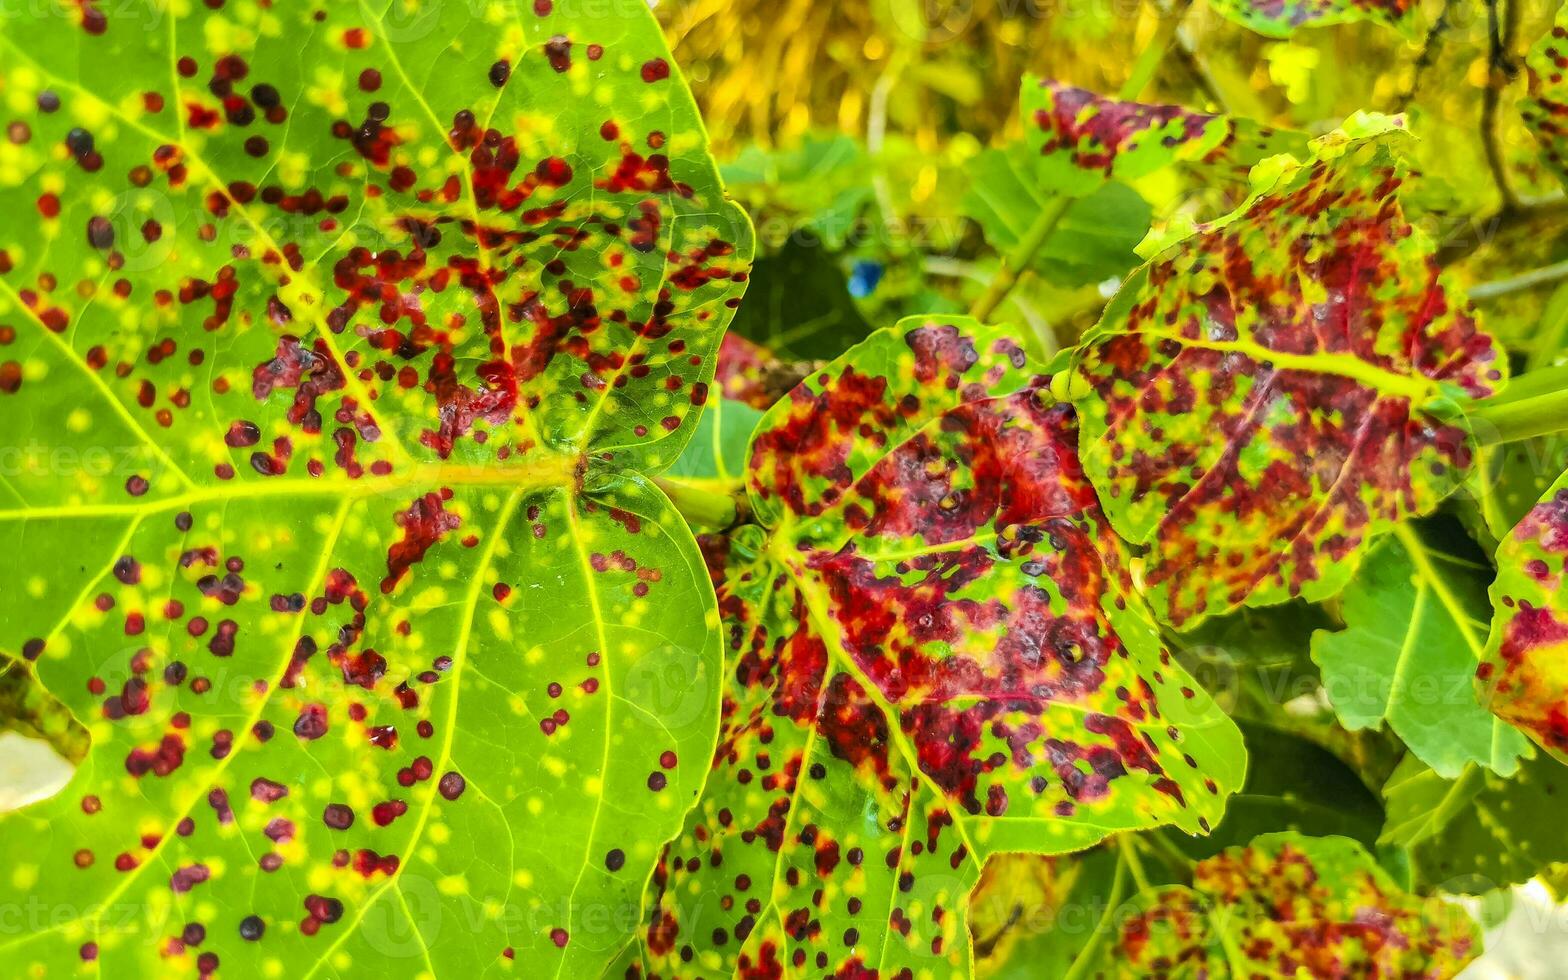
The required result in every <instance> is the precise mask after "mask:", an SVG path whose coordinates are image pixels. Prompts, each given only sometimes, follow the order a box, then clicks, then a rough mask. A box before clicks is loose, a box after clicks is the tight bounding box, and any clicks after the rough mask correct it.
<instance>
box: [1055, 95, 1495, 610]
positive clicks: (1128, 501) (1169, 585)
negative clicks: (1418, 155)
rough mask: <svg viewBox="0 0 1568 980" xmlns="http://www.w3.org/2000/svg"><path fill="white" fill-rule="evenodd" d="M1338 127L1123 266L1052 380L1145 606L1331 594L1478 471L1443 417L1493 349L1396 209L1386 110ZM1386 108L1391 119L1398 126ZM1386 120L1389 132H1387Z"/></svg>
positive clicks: (1194, 606)
mask: <svg viewBox="0 0 1568 980" xmlns="http://www.w3.org/2000/svg"><path fill="white" fill-rule="evenodd" d="M1354 122H1355V124H1356V126H1357V127H1358V128H1359V129H1362V130H1366V131H1370V132H1372V133H1373V134H1375V135H1372V136H1369V137H1366V138H1359V137H1356V136H1353V135H1349V134H1344V133H1341V134H1336V135H1335V136H1333V137H1325V138H1323V139H1321V140H1319V141H1317V142H1316V143H1315V150H1316V153H1317V157H1315V158H1314V159H1313V160H1312V161H1310V162H1309V163H1306V164H1303V165H1300V166H1283V165H1278V164H1276V165H1274V166H1271V167H1270V168H1269V169H1270V172H1271V173H1275V174H1276V176H1275V178H1274V182H1273V183H1272V184H1269V183H1264V184H1263V185H1262V186H1261V187H1260V189H1259V190H1258V192H1257V193H1256V194H1255V195H1254V196H1253V198H1252V199H1251V200H1249V201H1248V202H1247V203H1246V204H1245V205H1243V206H1242V207H1241V208H1240V209H1239V210H1237V211H1236V212H1234V213H1232V214H1231V215H1229V216H1227V217H1225V218H1221V219H1219V220H1218V221H1215V222H1213V223H1210V224H1207V225H1203V226H1200V229H1199V230H1198V231H1197V233H1196V234H1195V235H1194V236H1193V237H1191V238H1190V239H1188V240H1186V241H1183V242H1181V243H1179V244H1177V245H1175V246H1173V247H1171V248H1170V249H1169V250H1168V251H1166V252H1165V253H1163V254H1162V255H1160V256H1159V257H1158V258H1157V259H1155V260H1154V261H1153V262H1151V263H1150V264H1149V265H1147V266H1145V267H1143V268H1142V269H1140V270H1139V271H1138V272H1136V273H1134V274H1133V276H1132V277H1131V278H1130V279H1129V280H1128V281H1127V283H1126V284H1125V285H1124V286H1123V287H1122V289H1121V291H1120V292H1119V293H1118V294H1117V296H1116V298H1115V299H1114V300H1113V301H1112V303H1111V304H1110V306H1109V307H1108V308H1107V309H1106V311H1105V314H1104V317H1103V318H1102V319H1101V321H1100V323H1099V325H1098V326H1097V327H1095V328H1094V329H1093V330H1091V331H1090V332H1089V333H1088V334H1087V335H1086V336H1085V338H1084V341H1083V344H1082V346H1081V347H1080V348H1079V350H1078V352H1077V365H1076V374H1075V375H1074V376H1072V378H1071V383H1067V380H1068V376H1067V375H1063V376H1061V378H1060V380H1059V382H1058V383H1059V385H1060V387H1061V388H1062V389H1063V390H1065V391H1066V392H1067V393H1068V394H1070V395H1071V397H1073V399H1074V401H1075V403H1076V405H1077V407H1078V410H1079V413H1080V416H1081V418H1082V436H1081V439H1082V441H1081V446H1080V455H1081V456H1082V459H1083V464H1084V468H1085V471H1086V472H1087V473H1088V474H1089V475H1090V477H1091V479H1093V481H1094V484H1095V487H1096V488H1097V489H1098V490H1099V492H1100V496H1101V499H1102V500H1103V501H1104V502H1105V506H1106V513H1107V515H1108V516H1109V517H1110V519H1111V522H1112V524H1113V525H1114V526H1115V527H1116V528H1117V530H1118V531H1120V532H1121V533H1122V535H1123V536H1124V537H1126V538H1127V539H1128V540H1130V541H1132V542H1133V543H1135V544H1144V545H1148V546H1149V548H1150V549H1151V551H1150V554H1149V556H1148V565H1147V568H1146V570H1145V582H1146V584H1147V587H1148V595H1149V598H1150V601H1151V604H1152V605H1153V606H1154V608H1155V609H1156V610H1157V611H1158V612H1160V613H1161V615H1162V616H1163V617H1164V618H1165V619H1166V620H1167V621H1168V622H1170V623H1171V624H1173V625H1176V626H1179V627H1186V626H1190V625H1191V624H1193V623H1195V622H1197V621H1198V620H1201V619H1202V618H1203V617H1205V616H1210V615H1216V614H1219V613H1223V612H1225V611H1227V610H1230V609H1234V608H1236V607H1238V606H1241V605H1268V604H1271V603H1277V602H1282V601H1284V600H1286V599H1288V598H1292V597H1294V596H1303V597H1305V598H1307V599H1309V600H1319V599H1323V598H1326V597H1329V596H1332V595H1334V594H1336V593H1337V592H1338V591H1339V590H1340V589H1341V588H1342V587H1343V586H1344V584H1345V583H1346V582H1347V581H1348V580H1349V578H1350V577H1351V575H1353V574H1354V572H1355V569H1356V566H1357V565H1358V564H1359V562H1360V559H1361V556H1362V554H1363V553H1364V552H1365V551H1366V550H1367V548H1368V547H1369V545H1370V544H1371V543H1372V542H1373V541H1374V540H1375V539H1376V538H1377V537H1378V536H1380V535H1381V534H1382V533H1383V532H1384V531H1385V530H1387V529H1388V528H1389V527H1392V526H1393V525H1394V524H1396V523H1398V522H1399V521H1402V520H1404V519H1406V518H1408V517H1411V516H1415V515H1419V514H1424V513H1427V512H1429V511H1431V510H1432V509H1434V508H1435V507H1436V506H1437V504H1438V503H1439V502H1440V501H1441V500H1442V498H1443V497H1444V496H1445V495H1446V494H1447V493H1448V492H1449V491H1450V490H1451V489H1452V488H1453V487H1454V486H1455V485H1456V484H1457V483H1458V482H1459V479H1460V478H1461V477H1462V476H1463V474H1464V472H1465V470H1466V469H1467V468H1468V466H1469V465H1470V457H1471V449H1470V445H1469V436H1468V434H1467V432H1466V431H1465V430H1464V429H1463V428H1462V427H1460V426H1458V425H1456V424H1454V423H1452V422H1450V421H1446V420H1445V418H1446V414H1445V412H1442V411H1439V409H1441V408H1443V407H1444V406H1451V404H1452V402H1451V399H1452V398H1453V397H1455V396H1461V397H1462V396H1469V397H1484V396H1485V395H1487V394H1489V393H1491V392H1493V391H1494V390H1495V389H1496V387H1497V385H1498V384H1499V383H1500V382H1501V381H1502V379H1503V377H1504V369H1505V363H1504V359H1503V358H1502V357H1500V356H1499V351H1498V348H1497V347H1496V345H1495V344H1494V342H1493V341H1492V338H1491V337H1489V336H1488V335H1487V334H1486V333H1484V332H1482V331H1481V329H1480V328H1479V327H1478V325H1477V323H1476V320H1475V317H1474V314H1473V313H1472V311H1471V310H1470V308H1469V307H1468V306H1467V305H1465V304H1464V303H1463V302H1461V301H1460V300H1459V299H1458V297H1457V295H1456V294H1454V293H1453V292H1452V291H1451V290H1450V289H1449V288H1448V287H1447V285H1446V284H1445V282H1444V280H1443V279H1442V278H1441V277H1440V275H1439V272H1438V268H1437V265H1436V263H1435V262H1434V260H1433V258H1432V250H1433V249H1432V245H1431V243H1430V242H1428V241H1427V239H1426V238H1425V236H1424V235H1422V234H1421V233H1420V232H1419V231H1418V230H1416V229H1415V228H1413V227H1412V226H1411V225H1410V224H1409V223H1408V222H1407V221H1406V220H1405V218H1404V217H1403V215H1402V213H1401V210H1400V207H1399V203H1398V200H1397V198H1396V196H1395V191H1396V190H1397V188H1398V187H1399V185H1400V183H1401V182H1402V181H1403V180H1404V179H1405V178H1406V174H1405V168H1404V166H1403V164H1402V163H1400V162H1399V160H1398V159H1397V158H1396V157H1395V156H1394V154H1393V152H1392V147H1391V144H1392V143H1394V142H1396V141H1397V140H1398V139H1399V138H1401V137H1403V136H1404V134H1403V133H1402V132H1399V131H1398V130H1397V128H1395V123H1391V122H1390V121H1388V120H1376V119H1370V118H1369V119H1365V120H1355V121H1354ZM1396 122H1397V121H1396ZM1390 129H1393V130H1394V131H1393V132H1389V131H1388V130H1390Z"/></svg>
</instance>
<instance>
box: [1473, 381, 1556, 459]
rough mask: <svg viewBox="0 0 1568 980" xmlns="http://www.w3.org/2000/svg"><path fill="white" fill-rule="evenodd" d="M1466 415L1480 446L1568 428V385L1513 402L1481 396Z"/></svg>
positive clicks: (1498, 443)
mask: <svg viewBox="0 0 1568 980" xmlns="http://www.w3.org/2000/svg"><path fill="white" fill-rule="evenodd" d="M1525 377H1529V375H1525ZM1466 414H1467V415H1468V416H1469V419H1470V424H1471V427H1472V429H1473V430H1474V432H1475V437H1476V441H1477V442H1478V443H1480V444H1481V445H1483V446H1496V445H1500V444H1502V443H1505V442H1519V441H1520V440H1523V439H1530V438H1534V437H1535V436H1544V435H1549V434H1551V433H1553V432H1562V431H1565V430H1568V387H1560V388H1557V389H1556V390H1553V391H1548V392H1545V393H1543V394H1539V395H1534V396H1527V397H1524V398H1516V399H1514V400H1512V401H1509V400H1506V399H1502V400H1494V399H1490V398H1488V399H1484V400H1482V401H1479V402H1476V403H1475V407H1474V408H1472V409H1471V410H1470V411H1468V412H1467V413H1466Z"/></svg>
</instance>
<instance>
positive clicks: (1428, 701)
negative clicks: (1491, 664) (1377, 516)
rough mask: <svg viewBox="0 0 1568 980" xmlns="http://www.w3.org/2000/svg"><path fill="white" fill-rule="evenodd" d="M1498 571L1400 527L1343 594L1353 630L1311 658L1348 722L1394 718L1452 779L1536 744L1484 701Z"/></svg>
mask: <svg viewBox="0 0 1568 980" xmlns="http://www.w3.org/2000/svg"><path fill="white" fill-rule="evenodd" d="M1489 578H1490V569H1488V568H1485V567H1478V566H1477V565H1475V564H1474V563H1472V562H1470V561H1468V560H1467V559H1465V558H1462V557H1459V556H1457V555H1454V554H1451V553H1449V552H1447V551H1444V550H1443V549H1442V548H1441V547H1440V546H1438V545H1435V544H1434V543H1432V542H1431V541H1429V540H1427V539H1426V538H1425V537H1424V536H1423V535H1422V533H1421V532H1420V531H1419V530H1417V529H1415V528H1413V527H1410V526H1408V525H1407V526H1402V527H1398V528H1395V530H1394V533H1393V534H1392V535H1390V536H1389V537H1387V538H1385V539H1384V540H1383V542H1382V543H1381V544H1379V545H1378V546H1377V547H1376V548H1375V549H1374V550H1373V551H1372V553H1371V554H1370V555H1368V556H1367V560H1366V561H1365V562H1364V563H1363V564H1362V566H1361V568H1360V570H1359V571H1358V572H1357V573H1356V577H1355V579H1354V580H1352V581H1351V583H1350V585H1349V586H1347V587H1346V589H1345V594H1344V596H1343V597H1342V615H1343V616H1344V619H1345V629H1343V630H1341V631H1339V632H1327V631H1323V630H1320V631H1318V632H1316V633H1314V634H1313V636H1312V659H1313V660H1315V661H1317V663H1318V666H1320V667H1321V668H1322V670H1323V686H1324V688H1325V690H1326V691H1327V693H1328V696H1329V699H1330V700H1331V701H1332V702H1333V704H1334V711H1335V713H1336V714H1337V715H1338V716H1339V720H1340V722H1341V723H1343V724H1344V726H1345V727H1346V728H1349V729H1350V730H1351V731H1356V730H1358V729H1363V728H1376V727H1378V726H1380V725H1382V724H1383V723H1384V722H1387V724H1388V726H1389V727H1390V728H1392V729H1393V730H1394V734H1396V735H1398V736H1399V738H1400V740H1401V741H1403V742H1404V743H1405V745H1406V746H1408V747H1409V749H1410V751H1411V752H1413V753H1414V754H1415V755H1416V756H1417V757H1418V758H1419V759H1421V761H1422V762H1425V763H1426V764H1427V765H1429V766H1431V767H1432V768H1433V769H1435V770H1436V771H1437V773H1438V774H1439V775H1440V776H1442V777H1443V778H1445V779H1453V778H1455V777H1457V776H1458V775H1459V774H1460V773H1461V772H1463V771H1464V768H1465V766H1467V765H1469V764H1471V763H1476V764H1479V765H1483V766H1486V767H1487V768H1489V769H1492V770H1493V771H1495V772H1497V773H1500V774H1501V775H1504V776H1507V775H1511V774H1513V773H1514V772H1515V771H1516V770H1517V769H1518V768H1519V757H1520V756H1521V755H1528V754H1530V753H1531V748H1530V743H1529V741H1528V740H1527V739H1525V738H1524V737H1523V736H1522V735H1520V734H1519V733H1518V732H1516V731H1514V730H1513V729H1512V728H1510V727H1509V726H1508V725H1507V724H1505V723H1504V722H1503V721H1502V720H1501V719H1499V718H1497V717H1495V716H1494V715H1492V714H1491V712H1489V711H1487V710H1486V708H1485V707H1483V706H1482V705H1481V703H1480V702H1479V701H1478V700H1477V699H1476V693H1475V684H1474V677H1475V671H1476V667H1477V665H1478V664H1479V663H1480V659H1481V655H1482V653H1483V650H1484V644H1485V632H1484V631H1485V629H1486V621H1485V619H1484V617H1485V616H1486V612H1487V602H1486V586H1487V584H1488V579H1489Z"/></svg>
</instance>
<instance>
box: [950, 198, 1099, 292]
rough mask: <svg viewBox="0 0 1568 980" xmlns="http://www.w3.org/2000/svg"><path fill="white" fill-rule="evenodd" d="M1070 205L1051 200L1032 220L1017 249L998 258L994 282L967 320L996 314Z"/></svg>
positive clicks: (1069, 200)
mask: <svg viewBox="0 0 1568 980" xmlns="http://www.w3.org/2000/svg"><path fill="white" fill-rule="evenodd" d="M1072 203H1073V199H1072V198H1070V197H1055V198H1052V199H1051V202H1050V203H1049V204H1047V205H1046V206H1045V207H1044V208H1042V209H1041V210H1040V213H1039V214H1038V215H1036V216H1035V219H1034V223H1033V224H1031V225H1030V226H1029V230H1028V231H1027V232H1025V233H1024V237H1023V240H1022V241H1020V242H1019V243H1018V247H1017V248H1015V249H1013V250H1012V252H1010V253H1008V254H1007V255H1004V256H1002V264H1001V266H1000V267H999V268H998V269H997V270H996V276H995V278H993V279H992V280H991V284H990V285H989V286H987V287H986V289H985V292H984V293H983V294H981V296H980V298H979V299H977V300H975V305H974V306H972V307H970V308H969V315H970V316H972V317H974V318H975V319H976V320H985V319H987V318H989V317H990V316H991V314H992V313H994V312H996V308H997V306H999V305H1000V304H1001V302H1002V300H1004V299H1006V298H1007V294H1008V293H1010V292H1012V290H1013V286H1015V285H1017V283H1018V274H1019V273H1020V272H1021V271H1022V270H1024V269H1027V268H1029V264H1030V263H1031V262H1033V261H1034V256H1035V253H1036V252H1038V251H1040V248H1041V246H1043V245H1044V244H1045V240H1046V239H1047V238H1050V237H1051V232H1053V231H1055V230H1056V226H1057V225H1058V224H1060V223H1061V220H1062V216H1063V215H1065V214H1066V213H1067V209H1068V208H1069V207H1071V206H1072Z"/></svg>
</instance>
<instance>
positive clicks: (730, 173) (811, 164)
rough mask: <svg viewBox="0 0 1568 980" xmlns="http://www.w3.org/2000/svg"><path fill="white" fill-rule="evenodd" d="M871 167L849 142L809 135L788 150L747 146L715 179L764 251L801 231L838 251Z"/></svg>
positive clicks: (865, 192) (866, 195)
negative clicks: (753, 226) (750, 221)
mask: <svg viewBox="0 0 1568 980" xmlns="http://www.w3.org/2000/svg"><path fill="white" fill-rule="evenodd" d="M871 166H872V163H871V161H870V160H869V159H868V158H867V156H866V151H865V150H864V149H863V148H861V146H860V144H859V143H858V142H856V141H855V140H854V139H853V138H852V137H849V136H845V135H843V134H842V133H834V134H813V135H808V136H806V137H805V138H804V139H803V140H801V142H800V144H799V145H798V146H794V147H791V148H788V149H766V148H763V147H760V146H755V145H752V146H748V147H746V148H745V149H743V150H741V152H740V153H739V154H737V155H736V157H735V159H733V160H731V161H730V162H729V163H726V164H724V165H723V166H721V167H720V168H719V175H720V176H721V177H723V178H724V183H725V186H726V187H727V188H728V189H729V191H730V193H731V194H733V195H734V196H735V199H736V200H738V201H739V202H740V203H741V204H742V205H744V206H745V208H746V210H747V211H748V212H749V213H750V214H751V215H752V217H753V218H754V219H755V220H756V223H757V228H758V235H759V238H760V239H761V241H762V243H763V245H764V246H765V247H766V248H768V249H769V250H772V249H777V248H780V247H784V248H787V247H788V243H789V242H792V241H795V242H798V241H799V240H800V237H801V236H800V233H801V232H805V233H808V234H809V236H810V237H813V238H815V239H817V241H815V242H813V243H812V244H814V245H819V246H825V247H826V248H827V249H828V250H830V251H838V250H840V249H842V248H843V247H844V246H845V244H846V243H847V242H848V240H849V239H850V237H851V234H852V233H853V232H854V230H855V228H856V222H857V221H858V219H859V216H860V212H861V210H862V209H863V208H864V207H865V205H866V204H867V203H868V202H869V201H870V200H871V182H870V181H868V180H867V179H866V172H867V170H868V169H869V168H870V167H871ZM846 346H847V345H846ZM842 349H843V348H840V349H839V350H842ZM837 353H838V351H834V354H837Z"/></svg>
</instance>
